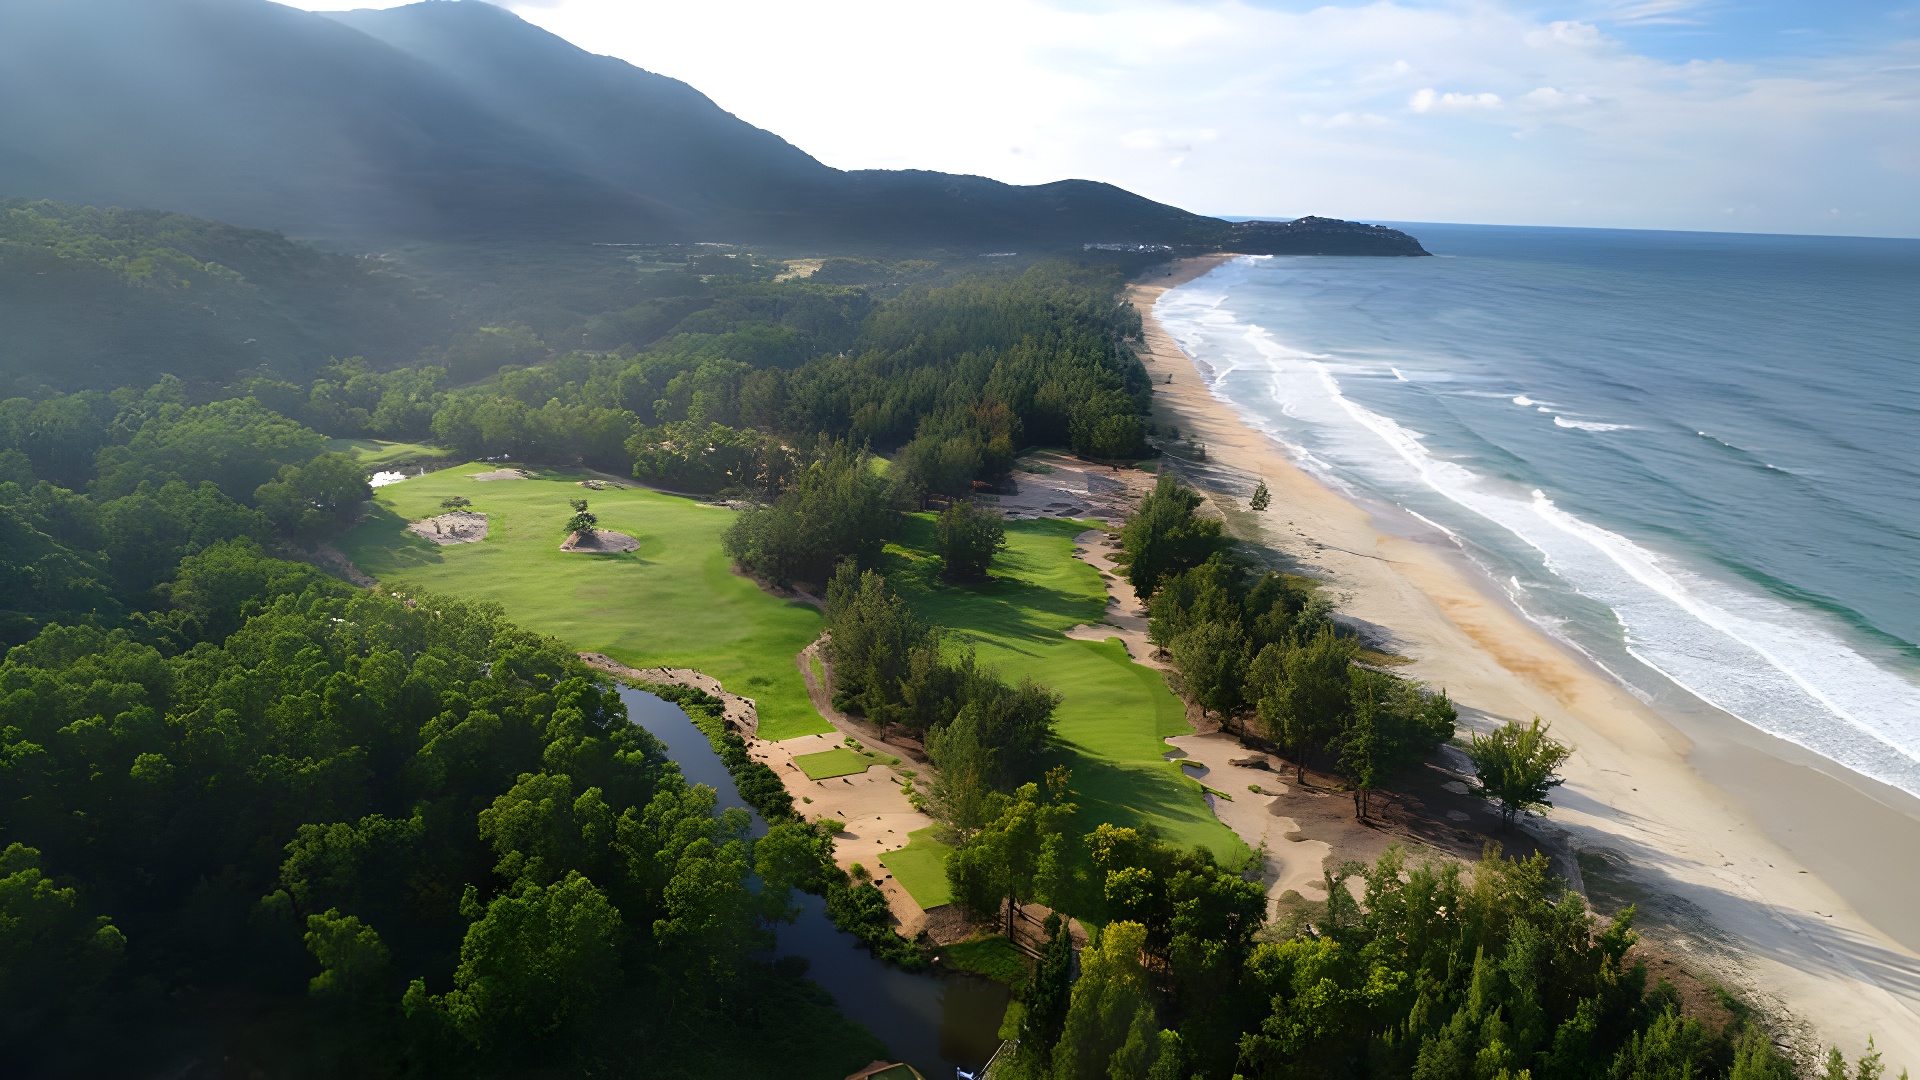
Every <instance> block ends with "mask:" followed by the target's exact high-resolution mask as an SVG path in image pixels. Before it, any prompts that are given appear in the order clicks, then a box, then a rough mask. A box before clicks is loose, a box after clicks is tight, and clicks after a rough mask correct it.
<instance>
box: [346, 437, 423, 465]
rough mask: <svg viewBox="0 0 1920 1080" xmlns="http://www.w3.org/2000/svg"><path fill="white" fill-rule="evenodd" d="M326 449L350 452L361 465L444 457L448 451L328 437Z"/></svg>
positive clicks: (412, 445)
mask: <svg viewBox="0 0 1920 1080" xmlns="http://www.w3.org/2000/svg"><path fill="white" fill-rule="evenodd" d="M327 449H328V450H330V451H332V452H334V453H336V454H352V455H353V457H354V460H356V461H358V462H360V463H361V464H362V465H390V464H392V463H394V462H396V461H425V460H430V459H434V458H444V457H446V456H447V454H448V452H447V451H445V450H441V449H439V448H437V447H432V446H422V445H421V444H419V443H405V442H388V441H386V440H385V439H328V440H327Z"/></svg>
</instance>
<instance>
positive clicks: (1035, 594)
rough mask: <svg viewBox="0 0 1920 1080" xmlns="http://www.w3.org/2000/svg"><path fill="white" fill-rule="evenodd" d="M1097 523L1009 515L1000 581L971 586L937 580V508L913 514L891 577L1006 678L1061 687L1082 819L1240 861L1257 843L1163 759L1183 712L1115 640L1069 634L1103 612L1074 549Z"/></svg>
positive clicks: (1064, 735)
mask: <svg viewBox="0 0 1920 1080" xmlns="http://www.w3.org/2000/svg"><path fill="white" fill-rule="evenodd" d="M1097 527H1099V526H1098V525H1097V523H1094V522H1079V521H1062V520H1044V519H1043V520H1039V521H1017V522H1009V523H1008V524H1007V541H1008V545H1007V550H1006V551H1004V552H1002V553H1001V554H1000V555H999V556H998V557H996V558H995V560H994V563H993V568H992V575H993V580H991V581H989V582H987V583H985V584H981V585H971V586H955V585H948V584H946V583H944V582H942V581H940V580H939V578H938V569H939V560H938V559H937V558H936V557H934V555H933V551H934V526H933V518H932V516H931V515H914V516H913V517H911V518H909V519H908V526H907V529H906V531H905V534H904V536H903V539H902V542H901V543H899V544H895V545H889V547H888V549H887V563H886V566H885V568H884V569H885V570H886V572H887V575H888V580H889V581H890V582H892V583H893V585H894V587H895V588H896V589H898V590H899V591H900V593H901V595H902V596H904V597H905V598H906V599H907V601H908V602H909V603H911V604H912V605H913V607H914V610H915V611H917V612H919V613H920V615H921V617H922V618H925V619H926V620H928V621H929V622H934V623H938V624H940V625H942V626H945V627H947V628H949V629H950V630H951V631H952V632H953V635H952V636H953V639H954V641H955V643H958V642H962V641H964V642H967V643H970V644H972V646H973V648H974V651H975V654H976V655H977V656H978V657H979V659H980V661H981V662H982V663H984V664H987V665H990V666H992V667H994V668H996V669H998V670H999V672H1000V674H1001V676H1002V677H1003V678H1006V679H1009V680H1012V681H1018V680H1019V679H1021V678H1023V677H1031V678H1032V679H1034V681H1036V682H1041V683H1045V684H1046V685H1048V686H1051V687H1052V688H1053V689H1055V690H1056V691H1058V692H1059V693H1060V694H1061V703H1060V709H1059V712H1058V713H1057V714H1056V715H1057V716H1058V718H1059V726H1058V732H1059V737H1060V740H1061V743H1062V744H1063V747H1064V749H1065V750H1066V751H1067V755H1066V760H1065V762H1064V763H1065V764H1066V765H1068V766H1069V767H1070V768H1072V769H1073V790H1074V793H1075V794H1074V798H1075V801H1076V802H1077V803H1078V804H1079V806H1080V820H1081V824H1082V825H1083V826H1085V827H1086V828H1088V829H1091V828H1093V826H1094V825H1097V824H1099V823H1100V822H1112V823H1114V824H1116V825H1135V826H1139V825H1144V826H1148V827H1151V828H1152V829H1154V830H1155V831H1157V832H1158V833H1159V834H1160V836H1161V837H1162V838H1164V839H1166V840H1167V841H1169V842H1170V843H1174V844H1178V845H1180V846H1182V847H1193V846H1195V845H1199V846H1204V847H1206V848H1207V849H1208V850H1210V851H1212V852H1213V853H1214V855H1215V856H1216V857H1218V858H1220V859H1221V860H1222V861H1223V862H1226V863H1229V864H1233V865H1238V863H1239V862H1241V861H1243V860H1245V859H1246V858H1248V857H1249V855H1250V854H1251V852H1250V851H1249V850H1248V848H1247V846H1246V844H1245V842H1243V841H1242V840H1241V839H1240V838H1239V837H1238V836H1236V835H1235V834H1234V833H1233V830H1231V829H1229V828H1227V827H1226V826H1225V825H1223V824H1221V823H1220V820H1219V819H1218V818H1216V817H1215V816H1214V815H1213V811H1212V810H1210V809H1209V808H1208V807H1207V803H1206V799H1205V797H1204V795H1203V793H1202V791H1201V787H1200V785H1199V784H1198V783H1196V782H1195V781H1194V780H1193V779H1191V778H1190V777H1188V776H1186V775H1184V774H1183V773H1181V772H1180V770H1179V768H1178V767H1177V766H1176V765H1174V764H1172V763H1171V762H1168V761H1167V760H1166V758H1165V756H1164V755H1165V754H1166V752H1167V749H1168V748H1167V745H1166V744H1165V743H1164V742H1162V741H1161V740H1162V739H1164V738H1166V737H1167V736H1169V735H1184V734H1187V733H1188V732H1189V730H1190V729H1189V728H1188V726H1187V722H1186V710H1185V708H1184V707H1183V706H1182V705H1181V703H1180V701H1179V699H1178V698H1176V697H1174V696H1173V694H1172V693H1171V692H1169V691H1168V690H1167V685H1166V682H1165V680H1163V679H1162V678H1161V676H1160V673H1159V672H1157V671H1155V670H1153V669H1152V668H1147V667H1142V666H1140V665H1139V664H1136V663H1134V662H1133V661H1132V659H1131V658H1130V657H1128V656H1127V651H1126V647H1125V646H1124V645H1122V644H1121V643H1120V641H1119V639H1118V638H1108V639H1107V640H1105V641H1081V640H1078V639H1075V638H1069V637H1065V636H1063V633H1062V632H1063V631H1065V630H1068V629H1070V628H1072V627H1073V626H1075V625H1078V624H1080V623H1098V622H1100V621H1101V620H1102V619H1104V618H1105V613H1106V603H1107V593H1106V587H1105V585H1104V584H1103V583H1102V582H1101V580H1100V574H1099V572H1098V571H1096V570H1094V569H1093V568H1092V567H1090V566H1088V565H1087V564H1086V563H1083V562H1081V561H1080V560H1078V559H1075V558H1074V557H1073V538H1074V537H1075V536H1077V535H1079V534H1080V533H1082V532H1084V531H1086V530H1087V529H1089V528H1097Z"/></svg>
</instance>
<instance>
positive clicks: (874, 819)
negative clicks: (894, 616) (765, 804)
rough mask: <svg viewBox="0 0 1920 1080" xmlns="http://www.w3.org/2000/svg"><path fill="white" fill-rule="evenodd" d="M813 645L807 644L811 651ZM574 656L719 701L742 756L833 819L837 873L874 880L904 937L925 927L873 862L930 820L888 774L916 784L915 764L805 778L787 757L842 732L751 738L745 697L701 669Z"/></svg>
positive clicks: (837, 718)
mask: <svg viewBox="0 0 1920 1080" xmlns="http://www.w3.org/2000/svg"><path fill="white" fill-rule="evenodd" d="M818 645H819V643H818V642H815V643H814V644H813V645H810V646H808V649H809V650H812V649H815V648H817V647H818ZM808 655H809V653H808V652H802V653H801V654H800V656H799V657H798V663H799V664H800V670H801V672H802V673H803V674H805V675H806V678H807V690H808V693H809V694H810V695H812V694H816V691H819V693H820V694H824V691H823V690H819V688H817V687H815V685H814V679H813V675H812V672H811V671H810V670H809V669H810V667H811V665H809V664H808V663H807V657H808ZM580 658H581V659H582V660H585V661H586V662H587V666H589V667H592V668H594V669H596V670H598V671H604V672H607V673H608V674H610V675H616V676H619V677H621V678H624V679H631V680H634V681H637V682H650V683H658V684H662V685H667V686H688V687H692V688H694V689H696V690H703V691H705V692H707V693H708V694H711V695H713V696H714V697H716V698H719V699H720V700H721V702H722V703H724V705H725V711H724V716H725V719H726V723H727V726H728V727H729V728H731V729H732V730H734V731H737V732H739V733H740V735H741V736H742V737H743V738H744V739H746V742H747V753H748V755H749V756H751V757H753V758H754V759H755V760H757V761H761V762H764V763H765V764H766V766H767V767H768V768H770V769H772V770H773V772H774V775H776V776H778V777H779V778H780V783H781V785H782V786H784V787H785V788H786V789H787V794H789V795H791V796H793V801H794V809H795V811H796V812H798V813H799V814H800V816H801V817H804V818H806V819H807V820H809V821H833V822H834V823H835V824H836V825H838V826H839V831H838V832H836V833H835V834H834V837H833V841H834V843H833V857H834V862H836V863H838V864H839V865H840V868H841V869H843V870H848V869H851V868H852V867H853V864H855V863H859V864H860V865H861V866H863V867H865V868H866V870H867V872H868V873H870V874H872V875H873V876H874V883H875V884H876V885H878V886H879V887H880V891H881V892H882V893H883V894H885V896H886V898H887V906H888V907H889V908H890V909H891V910H892V912H893V916H894V918H895V920H897V921H898V922H899V924H900V932H901V934H903V935H905V936H906V937H908V938H913V937H917V936H919V934H920V931H921V930H923V929H925V928H926V926H927V913H926V911H924V910H923V909H922V908H921V907H920V905H919V904H918V903H916V902H915V901H914V899H913V897H912V896H911V895H909V894H908V893H907V890H906V889H904V888H901V886H900V883H899V882H898V881H895V880H894V879H893V875H892V874H890V873H888V872H887V869H886V868H885V867H884V866H881V865H880V856H881V855H882V854H884V853H886V852H888V851H893V850H895V849H897V848H902V847H905V846H907V837H908V834H910V833H913V832H915V831H917V830H920V829H924V828H926V827H928V826H929V825H932V824H933V819H932V818H931V817H928V816H927V815H926V814H924V813H922V812H921V811H920V810H918V809H916V808H915V807H914V805H913V803H912V801H911V800H909V799H908V798H907V794H906V791H905V789H903V788H902V787H901V784H900V781H901V779H903V777H901V776H899V775H896V768H897V769H902V770H912V771H914V772H915V773H917V774H918V775H917V776H916V777H915V778H914V779H915V780H916V782H921V781H924V780H925V778H926V776H927V773H926V772H925V770H924V767H916V763H915V762H911V761H902V762H901V764H900V765H899V766H897V767H889V766H887V765H882V764H875V765H873V766H871V767H869V768H868V769H867V771H866V772H864V773H860V774H857V775H853V776H836V777H832V778H830V779H826V780H811V779H808V777H807V774H806V773H805V772H802V771H801V769H800V767H799V766H798V765H796V764H794V761H793V759H794V758H796V757H799V756H801V755H803V754H818V753H822V752H824V751H827V750H832V749H833V748H834V747H837V746H840V745H842V743H841V740H842V739H843V738H844V737H845V736H844V735H841V734H839V733H838V732H836V733H834V734H825V735H802V736H800V737H799V738H794V739H782V740H780V741H779V742H768V741H766V740H764V739H761V738H759V736H758V734H757V733H758V731H759V719H758V715H757V714H756V713H755V711H754V703H753V699H751V698H745V697H741V696H740V695H738V694H735V693H731V692H729V691H728V690H727V689H726V688H725V687H723V686H722V685H721V684H720V680H718V679H715V678H714V677H713V676H711V675H706V674H703V673H701V672H699V671H695V670H694V669H692V668H666V667H655V668H635V667H628V666H627V665H625V664H622V663H620V662H619V661H617V660H614V659H613V658H612V657H609V656H606V655H605V654H603V653H591V652H588V653H581V654H580ZM814 705H815V707H816V708H819V709H820V714H821V715H822V716H825V717H827V718H828V719H829V720H830V721H833V722H834V723H835V724H836V725H839V724H842V723H845V724H847V725H849V728H850V729H851V730H848V731H847V734H850V735H852V736H854V738H855V739H856V741H858V742H859V743H860V744H861V745H862V746H865V747H866V748H867V749H869V750H872V751H874V752H875V753H879V754H886V755H888V756H894V757H897V756H899V755H900V753H901V751H902V748H901V747H899V746H895V745H893V744H892V743H884V742H881V741H880V740H879V739H877V738H872V739H870V738H867V737H865V736H864V733H863V732H861V731H859V730H858V728H860V727H870V726H871V725H860V724H857V722H855V721H853V720H851V719H850V718H848V717H846V716H844V715H843V714H840V713H838V712H836V711H834V710H833V709H832V702H831V701H823V700H822V699H821V697H820V696H815V698H814Z"/></svg>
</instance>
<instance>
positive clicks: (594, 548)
mask: <svg viewBox="0 0 1920 1080" xmlns="http://www.w3.org/2000/svg"><path fill="white" fill-rule="evenodd" d="M639 549H640V541H638V540H635V539H634V538H633V537H631V536H628V535H627V534H626V533H617V532H612V531H610V530H608V529H595V530H593V531H592V532H590V533H587V534H585V535H582V534H580V533H577V532H576V533H568V534H567V542H566V543H564V544H561V545H560V550H561V551H585V552H588V553H590V554H596V555H608V554H614V553H618V552H622V551H638V550H639Z"/></svg>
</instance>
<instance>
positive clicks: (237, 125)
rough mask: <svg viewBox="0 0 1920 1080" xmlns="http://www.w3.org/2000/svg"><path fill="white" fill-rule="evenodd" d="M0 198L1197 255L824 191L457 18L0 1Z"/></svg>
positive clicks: (466, 226)
mask: <svg viewBox="0 0 1920 1080" xmlns="http://www.w3.org/2000/svg"><path fill="white" fill-rule="evenodd" d="M0 101H5V102H7V107H6V108H4V109H0V194H4V195H13V196H29V197H43V198H54V199H62V200H67V201H71V202H87V203H100V204H115V205H124V206H133V207H147V208H154V209H170V210H178V211H181V212H184V213H188V214H193V215H196V216H200V217H208V218H215V219H218V220H221V221H227V222H232V223H234V224H237V225H242V226H248V227H254V228H266V229H276V230H281V231H284V232H288V233H293V234H297V235H303V236H310V237H315V238H322V239H327V240H330V241H332V242H334V243H336V244H364V243H369V242H373V243H388V242H392V241H396V240H410V239H411V240H464V239H478V238H488V239H527V238H542V239H562V240H583V239H591V240H596V241H605V242H639V241H649V242H675V241H681V242H684V241H688V240H723V241H757V242H789V243H804V244H808V245H813V246H836V245H848V246H862V245H868V246H870V245H873V244H885V245H888V246H906V245H913V244H920V245H941V244H961V245H982V244H984V245H995V246H1005V245H1015V244H1020V245H1028V246H1032V245H1042V244H1059V245H1065V244H1078V243H1080V242H1084V241H1100V242H1159V243H1202V244H1204V243H1207V242H1209V241H1210V240H1212V239H1213V238H1214V237H1216V236H1218V235H1220V230H1221V228H1222V225H1221V223H1220V222H1219V221H1218V220H1217V219H1213V218H1205V217H1200V216H1198V215H1195V214H1190V213H1187V212H1186V211H1184V210H1180V209H1178V208H1175V207H1171V206H1166V205H1163V204H1160V203H1156V202H1153V201H1151V200H1148V199H1144V198H1141V197H1140V196H1137V195H1134V194H1131V193H1129V192H1126V191H1123V190H1121V189H1119V188H1116V187H1113V186H1111V185H1107V184H1098V183H1092V182H1089V181H1083V180H1065V181H1060V182H1058V183H1053V184H1045V185H1038V186H1032V187H1019V186H1014V185H1008V184H1002V183H999V182H997V181H994V180H989V179H985V178H983V177H976V176H955V175H949V174H943V173H928V172H915V171H906V172H888V171H858V172H843V171H841V170H837V169H832V168H829V167H827V166H826V165H823V164H821V163H820V162H818V161H816V160H814V159H813V158H812V157H810V156H808V155H807V154H806V153H804V152H803V151H801V150H799V149H798V148H796V147H794V146H792V145H791V144H789V143H787V142H786V141H784V140H782V139H780V138H779V137H778V136H776V135H773V134H771V133H769V132H766V131H763V130H761V129H759V128H756V127H753V126H752V125H750V124H747V123H745V122H744V121H742V120H740V119H739V118H738V117H735V116H733V115H731V114H729V113H727V112H726V111H724V110H722V109H721V108H719V107H718V106H717V105H715V104H714V103H713V102H712V101H711V100H709V99H708V98H707V97H706V96H705V95H703V94H701V93H700V92H699V91H697V90H695V89H693V88H692V87H690V86H688V85H686V84H685V83H682V82H679V81H678V80H674V79H669V78H666V77H664V76H660V75H656V74H653V73H651V72H647V71H643V70H641V69H639V68H636V67H633V66H632V65H630V64H626V63H624V62H622V61H619V60H615V59H612V58H609V57H604V56H595V55H593V54H591V53H588V52H586V51H584V50H582V49H579V48H577V47H575V46H573V45H571V44H569V43H567V42H566V41H564V40H562V39H560V38H558V37H555V36H554V35H552V34H549V33H547V32H546V31H544V30H541V29H539V28H537V27H534V26H532V25H530V24H528V23H526V22H525V21H523V20H521V19H519V18H518V17H516V16H514V15H512V14H511V13H509V12H507V11H504V10H502V9H500V8H496V7H493V6H491V5H489V4H485V3H481V2H480V0H428V2H425V3H419V4H414V5H411V6H409V7H404V8H397V9H391V10H388V11H356V12H345V13H333V14H330V15H323V14H315V13H310V12H303V11H297V10H294V9H291V8H286V7H282V6H280V5H278V4H273V3H269V2H267V0H4V2H0Z"/></svg>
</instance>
